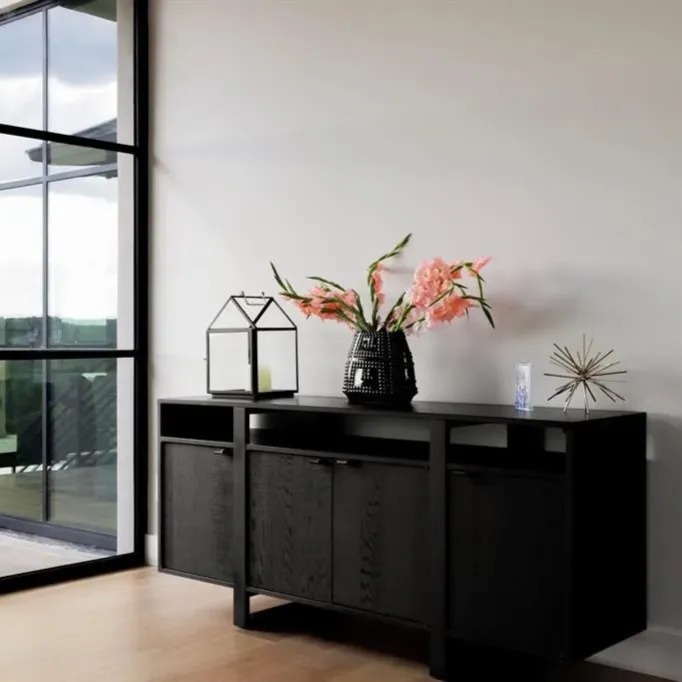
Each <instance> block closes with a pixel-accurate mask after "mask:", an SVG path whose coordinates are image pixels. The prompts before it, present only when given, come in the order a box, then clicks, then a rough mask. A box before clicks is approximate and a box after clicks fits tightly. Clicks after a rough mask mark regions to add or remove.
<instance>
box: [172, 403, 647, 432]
mask: <svg viewBox="0 0 682 682" xmlns="http://www.w3.org/2000/svg"><path fill="white" fill-rule="evenodd" d="M159 402H160V404H162V405H164V404H176V405H177V404H184V405H202V404H203V405H213V406H218V405H223V406H225V407H243V408H246V409H248V410H249V411H252V412H270V411H301V412H327V413H335V414H347V415H349V416H350V415H353V416H362V415H366V416H375V417H376V416H380V417H400V418H401V419H403V418H405V419H446V420H448V421H464V422H477V423H481V424H484V423H503V424H509V423H525V424H534V425H537V426H552V427H561V428H564V427H568V426H571V425H577V424H584V423H588V422H596V421H602V420H605V419H613V418H616V417H625V416H632V415H644V413H643V412H625V411H616V410H613V411H611V410H592V411H590V413H589V415H586V414H585V412H584V410H581V409H571V410H568V411H567V412H564V411H563V409H562V408H559V407H536V408H535V409H534V410H532V411H530V412H522V411H520V410H516V409H515V408H514V407H513V406H512V405H485V404H475V403H448V402H429V401H414V402H413V403H412V406H411V407H410V408H407V409H385V408H376V407H364V406H360V405H351V404H349V403H348V401H347V400H346V399H345V398H341V397H324V396H298V397H295V398H282V399H277V400H240V399H234V398H212V397H210V396H197V397H188V398H166V399H162V400H160V401H159Z"/></svg>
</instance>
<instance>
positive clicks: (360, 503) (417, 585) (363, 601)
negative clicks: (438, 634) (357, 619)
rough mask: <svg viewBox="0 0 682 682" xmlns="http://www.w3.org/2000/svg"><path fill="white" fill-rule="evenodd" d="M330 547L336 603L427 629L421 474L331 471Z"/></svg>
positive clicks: (389, 468) (386, 469)
mask: <svg viewBox="0 0 682 682" xmlns="http://www.w3.org/2000/svg"><path fill="white" fill-rule="evenodd" d="M333 546H334V591H333V599H334V602H335V603H337V604H342V605H344V606H352V607H356V608H360V609H364V610H367V611H374V612H377V613H382V614H385V615H389V616H396V617H398V618H406V619H408V620H413V621H416V622H421V623H425V622H426V621H427V619H428V602H427V600H426V598H425V594H424V589H423V587H424V579H425V577H426V573H427V566H428V473H427V470H426V468H421V467H412V466H395V465H388V464H373V463H372V464H370V463H362V464H359V463H356V464H352V463H349V465H346V466H338V465H337V466H335V467H334V545H333Z"/></svg>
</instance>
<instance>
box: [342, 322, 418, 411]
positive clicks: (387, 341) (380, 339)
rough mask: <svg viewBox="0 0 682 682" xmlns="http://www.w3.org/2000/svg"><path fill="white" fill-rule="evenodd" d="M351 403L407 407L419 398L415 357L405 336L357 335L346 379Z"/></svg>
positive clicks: (347, 367)
mask: <svg viewBox="0 0 682 682" xmlns="http://www.w3.org/2000/svg"><path fill="white" fill-rule="evenodd" d="M343 392H344V393H345V395H346V397H347V398H348V401H349V402H351V403H355V404H360V405H375V406H381V407H406V406H407V405H409V404H410V402H411V401H412V398H414V396H415V395H417V382H416V381H415V378H414V363H413V362H412V353H411V352H410V347H409V346H408V345H407V339H406V338H405V334H404V333H403V332H389V331H386V330H381V331H378V332H363V331H358V332H355V336H354V337H353V344H352V345H351V348H350V352H349V353H348V360H347V361H346V369H345V372H344V376H343Z"/></svg>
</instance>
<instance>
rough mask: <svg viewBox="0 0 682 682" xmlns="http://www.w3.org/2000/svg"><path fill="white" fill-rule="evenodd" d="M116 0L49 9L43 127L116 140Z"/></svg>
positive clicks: (79, 1)
mask: <svg viewBox="0 0 682 682" xmlns="http://www.w3.org/2000/svg"><path fill="white" fill-rule="evenodd" d="M116 14H117V2H116V0H92V1H90V2H87V1H86V2H83V1H82V0H73V1H69V0H67V1H66V2H61V3H60V6H58V7H54V8H52V9H50V10H49V11H48V37H49V40H48V64H49V71H48V128H49V129H50V130H54V131H57V132H60V133H67V134H70V135H81V136H83V137H94V138H98V139H102V140H110V141H115V140H116V139H117V110H118V102H117V98H118V92H117V91H118V88H117V81H118V78H117V68H118V66H117V24H116V20H117V16H116Z"/></svg>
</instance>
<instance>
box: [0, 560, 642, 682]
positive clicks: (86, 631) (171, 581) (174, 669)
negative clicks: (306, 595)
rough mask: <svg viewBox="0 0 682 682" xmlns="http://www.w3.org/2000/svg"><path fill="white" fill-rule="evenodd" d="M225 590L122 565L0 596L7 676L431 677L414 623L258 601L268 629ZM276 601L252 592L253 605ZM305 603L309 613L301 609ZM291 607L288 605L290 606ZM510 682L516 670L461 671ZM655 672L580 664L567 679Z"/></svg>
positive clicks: (133, 681)
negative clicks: (244, 613)
mask: <svg viewBox="0 0 682 682" xmlns="http://www.w3.org/2000/svg"><path fill="white" fill-rule="evenodd" d="M231 597H232V593H231V591H230V590H229V589H226V588H222V587H217V586H213V585H206V584H202V583H197V582H193V581H190V580H185V579H182V578H176V577H173V576H169V575H160V574H158V573H157V572H156V571H155V570H153V569H141V570H137V571H129V572H126V573H119V574H115V575H111V576H105V577H101V578H93V579H89V580H84V581H80V582H75V583H69V584H66V585H60V586H56V587H51V588H44V589H40V590H33V591H30V592H23V593H16V594H12V595H7V596H4V597H0V680H2V681H3V682H43V681H44V680H50V682H67V681H68V682H92V681H93V680H97V682H170V681H172V682H328V681H330V682H363V681H365V680H366V681H367V682H384V681H385V682H389V681H390V682H426V681H427V680H429V679H430V678H429V677H428V675H427V671H426V667H425V666H424V665H423V663H422V662H420V661H419V660H418V659H419V657H420V656H421V655H422V642H421V639H420V638H419V637H415V636H414V635H412V634H411V633H408V632H402V631H400V630H395V629H394V628H385V627H383V626H382V627H379V626H376V625H375V624H371V623H368V622H367V621H365V620H358V619H355V618H353V619H349V618H347V617H345V616H344V617H340V616H335V615H330V616H323V617H322V619H321V620H318V617H317V614H320V613H321V612H319V611H313V612H312V614H311V612H310V611H306V610H305V609H301V610H299V611H298V616H299V619H298V620H296V619H293V620H292V619H291V618H290V617H288V616H287V617H286V618H284V617H282V616H278V615H277V614H286V609H288V608H289V607H283V608H279V609H276V608H275V609H271V610H270V611H268V612H267V613H266V612H262V613H261V614H260V617H261V619H262V623H261V627H264V628H265V630H263V631H260V630H259V631H254V630H251V631H240V630H238V629H235V628H234V627H233V626H232V624H231V621H232V610H231ZM275 604H277V602H276V601H275V600H271V599H268V598H265V597H258V598H255V599H254V600H253V605H252V608H253V610H258V609H262V608H264V607H268V606H273V605H275ZM306 614H307V615H306ZM289 615H291V614H289ZM457 679H458V680H460V681H461V682H467V681H468V680H473V679H481V680H486V682H489V681H490V680H491V679H495V680H496V682H497V681H498V680H499V682H505V681H506V680H512V679H524V682H526V680H528V679H529V678H527V677H525V678H524V677H521V678H519V677H517V676H516V675H513V674H512V673H511V672H508V673H503V674H502V676H497V675H496V676H495V677H493V678H491V677H490V676H489V675H487V674H485V675H482V676H480V677H479V676H478V675H476V674H472V675H466V676H458V677H457ZM654 679H655V678H650V677H644V676H640V675H634V674H632V673H625V672H620V671H615V670H612V669H607V668H601V667H598V666H592V665H585V666H580V667H579V668H576V669H574V670H572V671H569V672H567V673H566V674H565V675H562V677H561V680H562V682H578V681H580V682H644V681H652V680H654Z"/></svg>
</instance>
